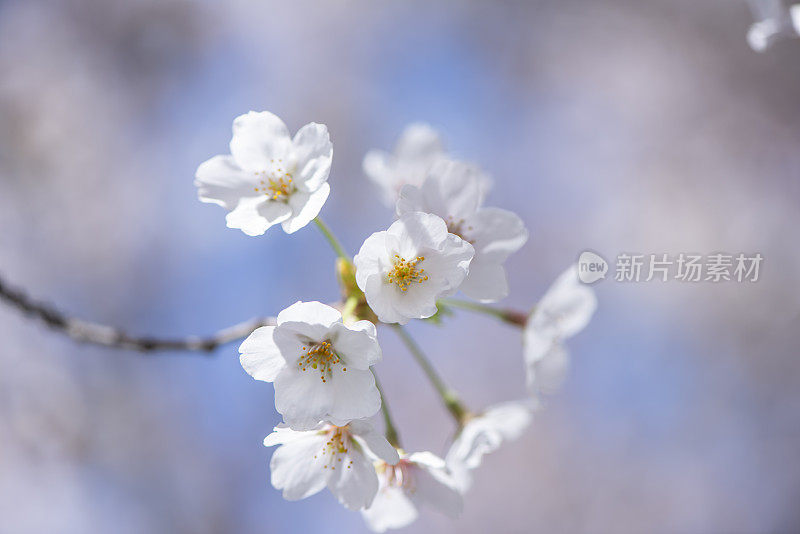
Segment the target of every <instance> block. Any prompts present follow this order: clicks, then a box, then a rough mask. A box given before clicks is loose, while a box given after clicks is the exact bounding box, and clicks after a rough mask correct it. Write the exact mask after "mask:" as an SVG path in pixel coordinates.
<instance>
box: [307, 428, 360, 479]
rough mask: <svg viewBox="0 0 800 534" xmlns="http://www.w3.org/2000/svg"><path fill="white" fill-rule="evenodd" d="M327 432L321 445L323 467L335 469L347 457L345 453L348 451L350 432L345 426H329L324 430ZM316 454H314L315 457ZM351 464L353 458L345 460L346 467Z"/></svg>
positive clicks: (348, 467)
mask: <svg viewBox="0 0 800 534" xmlns="http://www.w3.org/2000/svg"><path fill="white" fill-rule="evenodd" d="M325 432H327V433H328V441H326V442H325V445H323V446H322V452H320V453H319V454H321V455H322V456H323V457H324V458H325V465H323V466H322V468H323V469H328V468H330V469H336V466H337V465H339V466H340V467H341V465H340V464H341V463H342V460H343V459H346V458H347V453H348V452H350V432H349V431H348V429H347V427H343V426H331V427H330V430H327V431H325ZM317 456H319V455H318V454H315V455H314V458H315V459H316V458H317ZM352 465H353V460H348V461H347V469H350V467H351V466H352Z"/></svg>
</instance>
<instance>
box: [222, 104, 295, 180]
mask: <svg viewBox="0 0 800 534" xmlns="http://www.w3.org/2000/svg"><path fill="white" fill-rule="evenodd" d="M291 149H292V140H291V138H290V137H289V130H288V129H287V128H286V125H285V124H284V123H283V121H282V120H280V119H279V118H278V117H276V116H275V115H273V114H272V113H270V112H268V111H262V112H260V113H259V112H255V111H251V112H250V113H247V114H246V115H240V116H238V117H236V119H235V120H234V121H233V139H231V154H232V155H233V158H234V159H235V160H236V163H238V164H239V166H240V167H242V168H243V169H245V170H247V171H264V170H266V169H272V167H274V165H273V163H274V162H273V161H271V160H277V159H278V158H285V157H287V156H288V154H290V152H291Z"/></svg>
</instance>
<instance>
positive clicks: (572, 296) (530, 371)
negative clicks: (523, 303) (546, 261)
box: [523, 265, 597, 394]
mask: <svg viewBox="0 0 800 534" xmlns="http://www.w3.org/2000/svg"><path fill="white" fill-rule="evenodd" d="M596 308H597V297H596V296H595V294H594V291H593V290H592V289H591V288H590V287H589V286H587V285H584V284H582V283H581V282H580V280H579V279H578V270H577V266H576V265H572V266H570V268H569V269H567V270H566V271H565V272H564V273H563V274H561V276H559V277H558V278H557V279H556V281H555V282H554V283H553V285H552V286H550V289H548V290H547V293H545V295H544V297H542V299H541V300H540V301H539V303H538V304H537V305H536V308H535V309H534V310H533V312H532V313H531V314H530V316H528V321H527V323H526V325H525V331H524V334H523V336H524V340H523V342H524V345H525V363H526V368H527V383H528V388H529V389H530V390H531V392H532V393H534V394H536V393H553V392H555V390H556V389H558V387H560V386H561V383H562V382H563V379H564V377H565V376H566V372H567V369H568V367H569V354H568V353H567V350H566V348H564V345H563V342H564V340H566V339H567V338H569V337H572V336H574V335H575V334H577V333H578V332H580V331H581V330H583V329H584V328H585V327H586V325H587V324H588V323H589V320H590V319H591V318H592V315H593V314H594V311H595V309H596Z"/></svg>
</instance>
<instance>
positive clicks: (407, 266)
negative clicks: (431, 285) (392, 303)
mask: <svg viewBox="0 0 800 534" xmlns="http://www.w3.org/2000/svg"><path fill="white" fill-rule="evenodd" d="M423 261H425V256H417V257H416V258H414V259H413V260H406V259H405V258H403V257H401V256H400V255H399V254H395V255H394V260H393V264H394V267H392V270H391V271H389V274H388V275H387V277H388V279H389V283H391V284H397V287H399V288H400V291H407V290H408V287H409V286H410V285H411V284H413V283H415V282H416V283H418V284H421V283H422V282H424V281H425V280H427V279H428V275H426V274H425V269H422V268H420V269H418V268H417V265H418V264H419V263H421V262H423Z"/></svg>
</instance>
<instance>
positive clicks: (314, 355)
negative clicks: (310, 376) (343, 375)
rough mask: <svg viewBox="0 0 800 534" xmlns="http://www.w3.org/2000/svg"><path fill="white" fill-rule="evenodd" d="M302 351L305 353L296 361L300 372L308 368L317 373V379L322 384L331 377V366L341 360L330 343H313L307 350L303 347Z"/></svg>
mask: <svg viewBox="0 0 800 534" xmlns="http://www.w3.org/2000/svg"><path fill="white" fill-rule="evenodd" d="M303 350H304V351H306V353H305V355H303V356H301V357H300V359H298V360H297V366H298V367H299V368H300V370H301V371H306V370H308V369H309V368H311V369H315V370H317V371H319V375H320V376H319V378H320V380H322V381H323V382H327V381H328V379H329V378H330V377H331V373H332V372H333V366H334V365H336V364H338V363H342V359H341V358H339V355H338V354H336V353H335V352H334V351H333V348H332V347H331V342H330V341H323V342H321V343H315V344H313V345H310V346H309V347H308V348H306V347H303Z"/></svg>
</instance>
